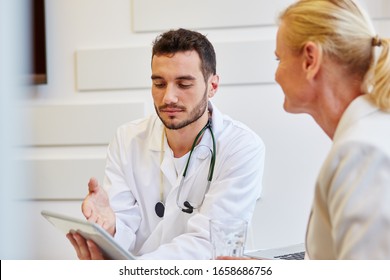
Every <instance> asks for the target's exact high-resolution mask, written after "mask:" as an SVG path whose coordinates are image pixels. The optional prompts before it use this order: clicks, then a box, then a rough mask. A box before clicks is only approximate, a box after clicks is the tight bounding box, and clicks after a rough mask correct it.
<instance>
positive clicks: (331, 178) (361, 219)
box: [306, 96, 390, 259]
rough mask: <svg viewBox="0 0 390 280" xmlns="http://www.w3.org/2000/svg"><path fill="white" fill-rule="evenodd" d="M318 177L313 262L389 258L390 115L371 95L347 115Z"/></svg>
mask: <svg viewBox="0 0 390 280" xmlns="http://www.w3.org/2000/svg"><path fill="white" fill-rule="evenodd" d="M333 142H334V143H333V145H332V148H331V151H330V153H329V156H328V157H327V159H326V161H325V163H324V165H323V167H322V169H321V172H320V174H319V177H318V180H317V185H316V191H315V198H314V203H313V209H312V214H311V218H310V221H309V225H308V229H307V235H306V247H307V250H306V251H307V255H308V257H309V258H310V259H390V113H385V112H382V111H380V110H379V109H378V108H377V107H375V106H374V105H373V104H372V103H371V102H370V101H369V96H361V97H358V98H356V99H355V100H354V101H353V102H352V103H351V104H350V106H349V107H348V108H347V110H346V111H345V113H344V114H343V116H342V118H341V120H340V123H339V125H338V126H337V130H336V133H335V135H334V139H333Z"/></svg>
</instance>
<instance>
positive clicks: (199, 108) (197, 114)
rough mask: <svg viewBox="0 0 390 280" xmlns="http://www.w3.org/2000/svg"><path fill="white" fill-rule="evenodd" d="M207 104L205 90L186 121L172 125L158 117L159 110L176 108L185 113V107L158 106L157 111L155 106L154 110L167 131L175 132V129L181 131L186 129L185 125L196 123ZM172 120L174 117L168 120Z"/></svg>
mask: <svg viewBox="0 0 390 280" xmlns="http://www.w3.org/2000/svg"><path fill="white" fill-rule="evenodd" d="M207 103H208V100H207V88H206V90H205V92H204V95H203V97H202V99H201V100H200V101H199V103H198V104H197V105H196V106H195V108H194V109H192V111H191V112H190V113H189V116H188V118H187V119H185V120H183V121H181V122H179V123H176V124H175V123H173V122H170V121H166V120H164V119H163V118H162V117H161V115H160V112H159V110H162V109H166V108H178V109H182V110H184V111H187V110H186V108H185V107H182V106H177V105H163V106H160V107H159V108H158V109H157V107H156V105H155V106H154V108H155V110H156V113H157V115H158V117H159V118H160V120H161V121H162V123H163V124H164V126H165V127H166V128H168V129H173V130H177V129H181V128H183V127H186V126H187V125H190V124H192V123H194V122H196V121H197V120H199V119H200V117H201V116H203V114H204V112H205V111H206V109H207ZM171 119H172V120H173V119H174V117H172V118H170V120H171Z"/></svg>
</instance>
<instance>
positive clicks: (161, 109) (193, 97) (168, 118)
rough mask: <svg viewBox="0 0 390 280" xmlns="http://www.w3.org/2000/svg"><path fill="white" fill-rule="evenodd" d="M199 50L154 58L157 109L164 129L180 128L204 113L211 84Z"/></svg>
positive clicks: (154, 91)
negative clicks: (205, 78) (204, 71)
mask: <svg viewBox="0 0 390 280" xmlns="http://www.w3.org/2000/svg"><path fill="white" fill-rule="evenodd" d="M200 65H201V62H200V58H199V55H198V53H197V52H196V51H186V52H178V53H175V54H173V55H172V54H169V55H158V56H157V55H155V56H153V59H152V96H153V100H154V107H155V109H156V112H157V114H158V116H159V117H160V119H161V121H162V122H163V123H164V125H165V127H167V128H169V129H181V128H183V127H185V126H187V125H189V124H191V123H193V122H195V121H197V120H198V119H199V118H200V117H201V116H202V115H203V114H205V112H206V109H207V102H208V91H209V83H211V82H210V81H211V78H210V79H209V82H207V83H206V82H205V80H204V77H203V74H202V71H201V69H200Z"/></svg>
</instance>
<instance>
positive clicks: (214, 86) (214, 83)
mask: <svg viewBox="0 0 390 280" xmlns="http://www.w3.org/2000/svg"><path fill="white" fill-rule="evenodd" d="M209 85H210V88H209V92H208V97H209V98H211V97H213V96H214V95H215V93H216V92H217V90H218V87H219V76H218V75H212V76H211V77H210V83H209Z"/></svg>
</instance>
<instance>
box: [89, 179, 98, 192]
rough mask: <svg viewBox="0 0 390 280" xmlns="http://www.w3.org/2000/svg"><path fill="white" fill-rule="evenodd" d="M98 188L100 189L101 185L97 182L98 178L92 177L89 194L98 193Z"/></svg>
mask: <svg viewBox="0 0 390 280" xmlns="http://www.w3.org/2000/svg"><path fill="white" fill-rule="evenodd" d="M98 188H99V183H98V181H97V180H96V178H93V177H92V178H91V179H89V182H88V191H89V193H92V192H95V191H97V189H98Z"/></svg>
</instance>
